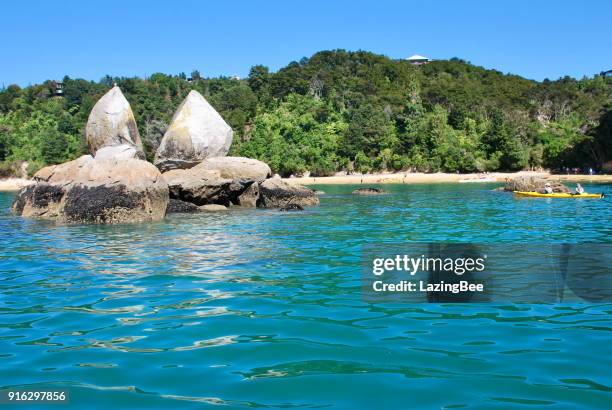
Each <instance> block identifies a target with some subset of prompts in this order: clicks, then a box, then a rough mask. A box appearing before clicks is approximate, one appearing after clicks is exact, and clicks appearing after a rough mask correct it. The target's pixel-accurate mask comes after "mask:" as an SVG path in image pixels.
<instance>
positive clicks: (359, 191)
mask: <svg viewBox="0 0 612 410" xmlns="http://www.w3.org/2000/svg"><path fill="white" fill-rule="evenodd" d="M385 193H386V192H385V191H383V190H382V189H380V188H372V187H367V188H359V189H356V190H354V191H353V194H354V195H382V194H385Z"/></svg>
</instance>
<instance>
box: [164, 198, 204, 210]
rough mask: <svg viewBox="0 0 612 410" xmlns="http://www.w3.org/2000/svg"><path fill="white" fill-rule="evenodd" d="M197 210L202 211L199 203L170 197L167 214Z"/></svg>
mask: <svg viewBox="0 0 612 410" xmlns="http://www.w3.org/2000/svg"><path fill="white" fill-rule="evenodd" d="M197 212H200V208H198V206H197V205H195V204H192V203H190V202H185V201H181V200H180V199H173V198H170V201H169V202H168V208H166V214H193V213H197Z"/></svg>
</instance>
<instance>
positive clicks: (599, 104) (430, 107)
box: [0, 50, 612, 175]
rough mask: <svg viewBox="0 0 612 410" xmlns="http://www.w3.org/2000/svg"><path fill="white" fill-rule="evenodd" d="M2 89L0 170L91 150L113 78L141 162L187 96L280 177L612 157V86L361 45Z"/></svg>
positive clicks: (596, 163)
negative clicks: (418, 59) (266, 62)
mask: <svg viewBox="0 0 612 410" xmlns="http://www.w3.org/2000/svg"><path fill="white" fill-rule="evenodd" d="M61 81H62V82H63V84H64V87H63V90H64V93H63V96H62V97H57V96H55V95H54V92H55V82H54V81H47V82H45V83H43V84H38V85H32V86H28V87H25V88H20V87H18V86H16V85H10V86H8V87H6V88H4V89H2V90H1V91H0V162H3V163H4V164H3V167H4V168H7V167H8V165H7V164H9V163H15V162H17V161H28V162H29V163H30V170H31V171H34V170H36V169H37V168H39V167H41V166H43V165H46V164H55V163H60V162H63V161H67V160H69V159H73V158H75V157H78V156H79V155H82V154H83V153H85V152H86V144H84V128H85V123H86V121H87V117H88V115H89V112H90V110H91V108H92V107H93V105H94V104H95V102H96V101H97V100H98V99H99V98H100V97H101V96H102V95H103V94H104V93H105V92H106V91H108V90H109V88H110V87H111V86H112V84H113V83H117V84H118V85H119V87H121V89H122V91H123V93H124V94H125V96H126V98H127V99H128V100H129V102H130V104H131V106H132V109H133V111H134V115H135V117H136V120H137V123H138V127H139V131H140V134H141V136H142V139H143V143H144V147H145V151H146V154H147V157H148V158H152V156H153V155H154V152H155V149H156V148H157V146H158V145H159V142H160V140H161V138H162V136H163V133H164V132H165V130H166V128H167V127H168V125H169V122H170V120H171V118H172V115H173V113H174V111H175V110H176V108H177V106H178V105H179V104H180V102H181V101H182V100H183V99H184V98H185V96H186V95H187V94H188V93H189V91H190V90H192V89H195V90H197V91H199V92H200V93H201V94H202V95H204V97H205V98H206V99H207V100H208V101H209V102H210V103H211V105H212V106H213V107H215V109H216V110H217V111H219V113H220V114H221V115H222V116H223V118H224V119H225V120H226V121H227V123H228V124H229V125H230V126H231V127H232V128H233V129H234V135H235V137H234V144H233V145H232V149H231V153H232V154H236V155H244V156H249V157H253V158H257V159H261V160H263V161H266V162H268V163H269V164H270V166H271V167H272V169H273V170H274V171H275V172H279V173H281V174H283V175H290V174H294V173H302V172H306V171H310V172H311V174H313V175H329V174H332V173H334V172H336V171H340V170H347V171H353V170H354V171H361V172H369V171H374V170H418V171H427V172H435V171H446V172H455V171H462V172H467V171H470V172H471V171H494V170H519V169H525V168H533V167H546V168H553V169H554V168H562V167H587V166H588V167H593V168H596V169H597V168H601V167H602V166H604V164H606V163H608V162H609V161H611V159H612V158H611V155H612V148H611V147H612V135H611V132H612V126H611V120H610V119H611V118H612V79H611V78H610V77H605V76H601V75H595V76H593V77H591V78H583V79H580V80H576V79H573V78H570V77H564V78H561V79H559V80H556V81H549V80H545V81H542V82H536V81H532V80H528V79H525V78H522V77H520V76H516V75H507V74H503V73H501V72H499V71H496V70H488V69H485V68H482V67H477V66H474V65H472V64H470V63H468V62H466V61H463V60H460V59H457V58H453V59H451V60H447V61H433V62H431V63H429V64H425V65H421V66H414V65H411V64H410V63H409V62H407V61H405V60H393V59H390V58H387V57H385V56H382V55H377V54H373V53H369V52H365V51H356V52H350V51H345V50H331V51H322V52H319V53H316V54H315V55H313V56H312V57H310V58H303V59H302V60H300V61H299V62H291V63H289V64H288V65H287V66H286V67H284V68H281V69H280V70H278V71H277V72H275V73H273V72H270V70H269V69H268V68H267V67H265V66H262V65H255V66H253V67H252V68H251V70H250V73H249V77H248V78H247V79H244V80H238V79H235V78H226V77H219V78H205V77H203V76H202V75H201V74H200V72H199V71H197V70H194V71H193V72H192V73H191V78H190V79H187V76H186V75H185V74H184V73H181V74H178V75H166V74H162V73H156V74H153V75H151V76H150V77H148V78H144V79H141V78H125V77H111V76H105V77H104V78H102V79H101V80H100V81H98V82H93V81H86V80H83V79H72V78H69V77H65V78H63V79H62V80H61Z"/></svg>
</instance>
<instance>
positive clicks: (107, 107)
mask: <svg viewBox="0 0 612 410" xmlns="http://www.w3.org/2000/svg"><path fill="white" fill-rule="evenodd" d="M85 138H86V140H87V145H88V146H89V152H91V154H92V155H95V154H96V153H97V151H98V150H99V149H100V148H103V147H113V146H117V145H128V146H130V147H132V148H134V150H135V151H137V152H138V153H139V156H141V157H142V158H144V153H143V149H142V142H141V140H140V135H139V134H138V128H137V126H136V120H135V119H134V113H133V112H132V108H131V107H130V103H129V102H128V101H127V100H126V99H125V96H124V95H123V93H122V92H121V90H120V89H119V87H117V86H114V87H113V88H111V89H110V91H108V92H107V93H106V94H104V95H103V96H102V98H100V99H99V100H98V102H97V103H96V105H94V107H93V109H92V110H91V112H90V113H89V119H88V120H87V125H86V127H85Z"/></svg>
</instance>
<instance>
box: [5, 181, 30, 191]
mask: <svg viewBox="0 0 612 410" xmlns="http://www.w3.org/2000/svg"><path fill="white" fill-rule="evenodd" d="M33 183H34V181H32V180H30V179H23V178H6V179H0V191H19V190H20V189H21V188H23V187H24V186H26V185H31V184H33Z"/></svg>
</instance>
